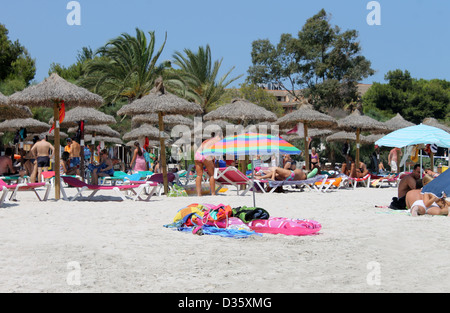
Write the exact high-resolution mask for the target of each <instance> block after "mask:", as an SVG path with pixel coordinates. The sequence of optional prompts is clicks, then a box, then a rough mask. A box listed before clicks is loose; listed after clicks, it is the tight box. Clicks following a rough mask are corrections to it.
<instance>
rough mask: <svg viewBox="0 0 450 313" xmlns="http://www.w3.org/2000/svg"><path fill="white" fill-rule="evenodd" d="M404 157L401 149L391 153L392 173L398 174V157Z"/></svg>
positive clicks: (389, 158)
mask: <svg viewBox="0 0 450 313" xmlns="http://www.w3.org/2000/svg"><path fill="white" fill-rule="evenodd" d="M399 154H400V156H402V150H400V148H394V149H392V150H391V152H389V157H388V161H389V165H390V166H391V173H398V156H399Z"/></svg>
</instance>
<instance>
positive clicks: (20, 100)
mask: <svg viewBox="0 0 450 313" xmlns="http://www.w3.org/2000/svg"><path fill="white" fill-rule="evenodd" d="M8 103H10V104H19V105H29V106H40V107H51V108H53V117H54V120H55V121H56V123H55V129H56V131H55V164H58V166H55V199H56V200H59V199H60V196H61V194H60V191H61V189H60V183H61V179H60V169H59V162H60V155H59V150H60V144H59V138H60V136H59V128H60V126H59V113H60V112H59V111H60V110H61V108H62V103H64V105H67V106H69V107H77V106H82V107H99V106H101V105H102V104H103V99H102V97H100V96H99V95H96V94H93V93H92V92H90V91H88V90H87V89H84V88H81V87H78V86H76V85H74V84H72V83H69V82H67V81H66V80H64V79H63V78H61V77H59V76H58V74H56V73H53V74H51V75H50V77H48V78H46V79H45V80H44V81H43V82H41V83H39V84H37V85H34V86H30V87H28V88H26V89H24V90H23V91H21V92H17V93H15V94H13V95H11V96H10V97H9V98H8Z"/></svg>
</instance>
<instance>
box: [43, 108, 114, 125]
mask: <svg viewBox="0 0 450 313" xmlns="http://www.w3.org/2000/svg"><path fill="white" fill-rule="evenodd" d="M53 121H54V119H53V118H51V119H50V123H51V124H53ZM79 121H84V122H85V123H86V125H105V124H114V123H116V119H115V118H114V117H113V116H111V115H108V114H105V113H103V112H101V111H99V110H96V109H94V108H85V107H76V108H73V109H72V110H70V111H67V112H66V116H65V117H64V121H63V122H62V123H61V127H64V128H68V127H72V126H77V125H78V122H79Z"/></svg>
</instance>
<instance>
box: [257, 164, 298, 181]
mask: <svg viewBox="0 0 450 313" xmlns="http://www.w3.org/2000/svg"><path fill="white" fill-rule="evenodd" d="M255 178H257V179H271V180H279V181H285V180H286V181H298V180H305V179H306V174H305V172H303V170H302V169H299V168H297V169H295V170H287V169H284V168H281V167H272V168H270V169H268V170H266V171H265V175H262V176H255Z"/></svg>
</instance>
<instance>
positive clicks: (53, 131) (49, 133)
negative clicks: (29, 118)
mask: <svg viewBox="0 0 450 313" xmlns="http://www.w3.org/2000/svg"><path fill="white" fill-rule="evenodd" d="M40 135H44V136H47V138H49V139H52V140H53V139H55V130H54V129H53V130H52V131H51V132H49V131H46V132H42V133H33V134H28V136H27V138H25V140H26V141H29V140H33V138H34V136H40ZM59 137H60V138H63V139H65V138H67V137H69V135H67V134H66V133H64V132H59Z"/></svg>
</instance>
